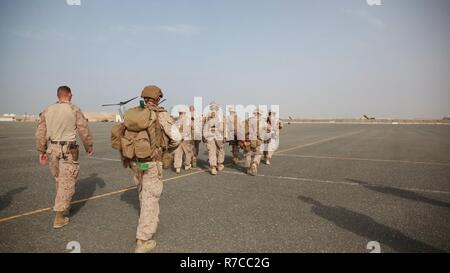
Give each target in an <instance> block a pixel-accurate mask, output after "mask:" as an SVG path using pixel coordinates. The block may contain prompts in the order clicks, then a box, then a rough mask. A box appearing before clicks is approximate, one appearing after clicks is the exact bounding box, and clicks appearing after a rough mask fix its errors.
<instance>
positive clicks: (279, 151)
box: [275, 130, 365, 154]
mask: <svg viewBox="0 0 450 273" xmlns="http://www.w3.org/2000/svg"><path fill="white" fill-rule="evenodd" d="M364 131H365V130H360V131H356V132H351V133H347V134H343V135H339V136H335V137H330V138H326V139H322V140H318V141H315V142H312V143H307V144H302V145H298V146H294V147H291V148H288V149H284V150H278V151H276V152H275V154H280V153H284V152H288V151H292V150H297V149H301V148H305V147H309V146H312V145H316V144H320V143H324V142H328V141H332V140H336V139H339V138H343V137H348V136H353V135H356V134H359V133H362V132H364Z"/></svg>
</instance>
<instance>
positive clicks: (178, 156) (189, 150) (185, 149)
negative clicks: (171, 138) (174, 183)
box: [173, 140, 194, 169]
mask: <svg viewBox="0 0 450 273" xmlns="http://www.w3.org/2000/svg"><path fill="white" fill-rule="evenodd" d="M183 155H184V165H185V166H189V165H190V164H191V160H192V159H193V156H194V143H193V141H192V140H184V141H183V142H181V144H180V146H178V148H177V149H176V150H175V152H174V164H173V165H174V167H175V168H176V169H178V168H181V165H182V163H183Z"/></svg>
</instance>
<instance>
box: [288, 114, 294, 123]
mask: <svg viewBox="0 0 450 273" xmlns="http://www.w3.org/2000/svg"><path fill="white" fill-rule="evenodd" d="M289 120H291V121H292V120H294V119H293V118H292V117H291V116H289ZM290 124H291V122H290V121H288V125H290Z"/></svg>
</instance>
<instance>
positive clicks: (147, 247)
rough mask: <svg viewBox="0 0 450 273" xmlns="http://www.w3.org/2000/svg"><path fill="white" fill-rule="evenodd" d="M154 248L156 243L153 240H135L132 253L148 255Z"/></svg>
mask: <svg viewBox="0 0 450 273" xmlns="http://www.w3.org/2000/svg"><path fill="white" fill-rule="evenodd" d="M155 247H156V241H154V240H146V241H144V240H139V239H138V240H137V241H136V248H135V249H134V253H148V252H150V251H152V250H153V249H154V248H155Z"/></svg>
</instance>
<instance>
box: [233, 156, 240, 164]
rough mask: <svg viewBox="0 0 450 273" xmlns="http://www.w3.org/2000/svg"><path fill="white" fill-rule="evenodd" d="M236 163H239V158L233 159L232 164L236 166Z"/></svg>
mask: <svg viewBox="0 0 450 273" xmlns="http://www.w3.org/2000/svg"><path fill="white" fill-rule="evenodd" d="M238 162H239V158H237V157H233V164H234V165H238Z"/></svg>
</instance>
